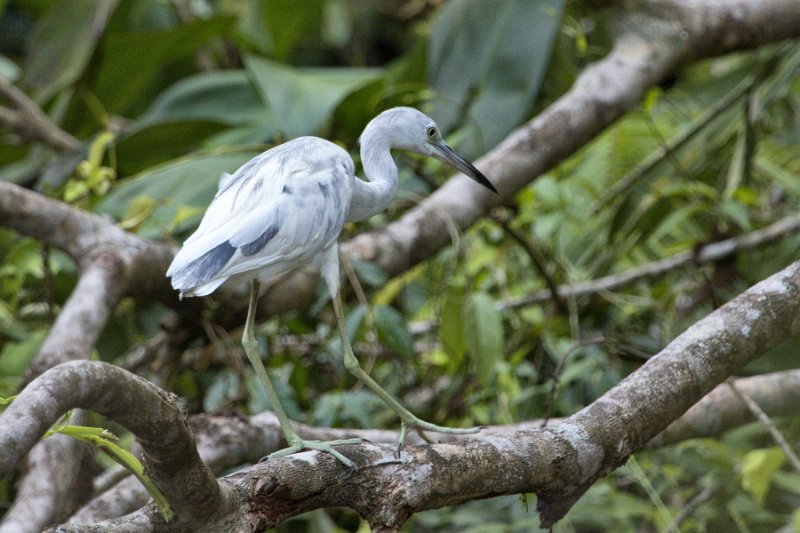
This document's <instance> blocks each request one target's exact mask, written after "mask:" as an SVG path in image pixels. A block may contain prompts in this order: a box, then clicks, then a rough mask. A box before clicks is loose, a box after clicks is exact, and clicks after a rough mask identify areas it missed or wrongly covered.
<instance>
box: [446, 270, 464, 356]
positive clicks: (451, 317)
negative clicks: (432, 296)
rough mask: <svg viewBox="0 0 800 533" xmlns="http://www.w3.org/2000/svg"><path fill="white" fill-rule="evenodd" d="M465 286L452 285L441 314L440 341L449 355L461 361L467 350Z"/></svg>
mask: <svg viewBox="0 0 800 533" xmlns="http://www.w3.org/2000/svg"><path fill="white" fill-rule="evenodd" d="M465 292H466V291H465V289H464V286H463V285H451V286H450V287H449V288H448V291H447V295H446V297H445V300H444V303H443V305H442V309H441V312H440V314H439V340H440V341H441V343H442V346H443V347H444V350H445V351H446V352H447V354H448V355H449V356H450V357H452V358H453V359H455V360H456V361H460V360H461V359H462V358H463V357H464V354H465V353H466V350H467V342H466V337H465V335H464V294H465Z"/></svg>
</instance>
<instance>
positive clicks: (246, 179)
mask: <svg viewBox="0 0 800 533" xmlns="http://www.w3.org/2000/svg"><path fill="white" fill-rule="evenodd" d="M354 176H355V168H354V165H353V161H352V159H351V158H350V155H349V154H348V153H347V152H346V151H345V150H343V149H342V148H340V147H338V146H337V145H335V144H333V143H331V142H328V141H326V140H323V139H319V138H316V137H301V138H298V139H294V140H292V141H289V142H287V143H284V144H282V145H279V146H276V147H275V148H272V149H271V150H268V151H267V152H264V153H263V154H261V155H259V156H257V157H255V158H253V159H252V160H250V161H249V162H247V163H245V164H244V165H243V166H242V167H241V168H240V169H239V170H237V171H236V172H235V173H234V174H233V175H230V176H223V177H222V179H221V180H220V189H219V191H218V192H217V194H216V196H215V197H214V200H213V201H212V202H211V205H209V207H208V209H207V211H206V213H205V215H204V216H203V219H202V221H201V222H200V225H199V227H198V228H197V231H196V232H195V233H194V234H193V235H192V236H191V237H189V238H188V239H187V240H186V242H184V246H183V248H182V249H181V250H180V252H178V254H177V255H176V256H175V259H174V261H173V262H172V265H171V266H170V268H169V270H168V271H167V276H170V277H172V282H173V286H174V287H175V288H176V289H179V290H180V291H181V292H183V293H186V294H187V295H191V296H202V295H204V294H208V293H210V292H212V291H213V290H214V289H216V288H217V287H218V286H219V285H221V284H222V283H224V282H225V280H227V279H228V278H230V277H232V276H237V275H242V274H245V273H248V272H253V275H254V276H255V271H256V270H261V271H262V272H261V274H262V275H266V276H268V275H270V267H272V270H274V272H272V274H278V273H280V272H283V271H286V270H290V269H292V268H295V267H297V266H299V265H301V264H309V263H310V264H315V263H317V264H316V266H320V265H319V264H318V261H319V259H318V258H319V257H321V252H323V251H324V250H326V249H328V248H330V247H331V246H333V245H335V243H336V239H337V238H338V237H339V234H340V233H341V231H342V227H343V226H344V222H345V219H346V218H347V213H348V210H349V205H350V199H351V197H352V194H353V180H354ZM273 233H274V234H273ZM260 238H261V239H262V240H263V241H265V242H264V243H263V245H259V244H260V241H259V239H260ZM226 243H227V245H226ZM220 246H222V247H223V248H224V249H223V250H222V251H225V250H227V246H230V247H232V248H233V249H234V250H233V252H232V254H231V255H230V257H229V258H228V259H227V260H226V261H225V262H224V264H223V265H220V267H221V268H219V270H217V271H216V272H211V273H209V271H208V268H207V267H208V265H204V264H203V262H202V261H199V260H200V258H202V257H203V256H204V255H205V254H207V253H209V251H210V250H214V249H215V248H217V247H220ZM248 246H249V247H248ZM228 253H230V250H228ZM223 257H224V256H223ZM204 267H206V271H203V268H204Z"/></svg>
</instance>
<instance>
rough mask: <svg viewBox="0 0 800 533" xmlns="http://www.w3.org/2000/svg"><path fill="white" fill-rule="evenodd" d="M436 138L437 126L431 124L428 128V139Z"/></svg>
mask: <svg viewBox="0 0 800 533" xmlns="http://www.w3.org/2000/svg"><path fill="white" fill-rule="evenodd" d="M435 138H436V128H434V127H433V126H431V127H430V128H428V139H435Z"/></svg>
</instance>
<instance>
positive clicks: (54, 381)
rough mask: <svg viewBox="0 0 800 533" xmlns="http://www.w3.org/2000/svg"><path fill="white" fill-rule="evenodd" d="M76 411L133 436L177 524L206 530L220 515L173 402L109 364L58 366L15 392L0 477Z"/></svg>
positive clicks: (2, 433) (2, 429) (212, 486)
mask: <svg viewBox="0 0 800 533" xmlns="http://www.w3.org/2000/svg"><path fill="white" fill-rule="evenodd" d="M76 407H78V408H83V409H90V410H92V411H95V412H97V413H99V414H101V415H103V416H106V417H107V418H109V419H111V420H114V421H116V422H118V423H120V424H122V425H123V426H125V427H126V428H128V429H129V430H130V431H132V432H133V433H134V434H135V435H136V437H137V438H138V440H139V442H140V444H141V445H142V449H143V451H144V453H143V463H144V464H145V469H146V472H147V474H148V476H150V478H151V479H152V480H153V481H154V482H155V483H156V484H157V485H158V487H159V488H160V489H161V490H162V491H163V492H164V495H165V496H166V497H167V500H168V501H169V502H170V505H172V507H173V510H174V511H175V514H176V516H177V517H178V524H182V525H183V526H184V527H185V526H186V525H192V524H195V525H200V524H206V523H209V522H212V521H213V520H214V518H215V515H216V514H217V513H219V512H221V511H223V510H225V509H226V496H225V495H224V493H223V492H222V491H221V490H220V487H219V486H218V484H217V482H216V479H215V478H214V475H213V474H212V473H211V471H210V470H209V469H208V467H207V466H206V465H205V464H204V463H203V462H202V461H201V460H200V456H199V455H198V453H197V448H196V446H195V440H194V437H193V436H192V433H191V431H190V430H189V427H188V425H187V423H186V419H185V417H184V416H183V413H182V412H181V410H180V408H179V407H178V406H177V404H176V401H175V399H174V397H172V395H170V394H168V393H166V392H164V391H162V390H161V389H159V388H158V387H156V386H155V385H153V384H151V383H150V382H148V381H147V380H145V379H142V378H140V377H138V376H136V375H134V374H131V373H129V372H126V371H125V370H122V369H120V368H117V367H115V366H113V365H109V364H107V363H98V362H90V361H73V362H70V363H64V364H61V365H59V366H57V367H55V368H52V369H50V370H48V371H47V372H45V373H44V374H42V375H41V376H39V377H38V378H36V379H35V380H34V381H32V382H31V383H30V384H29V385H28V386H27V387H26V388H25V389H24V390H23V391H22V392H21V393H20V394H19V396H18V397H17V398H16V400H14V402H13V403H12V404H11V405H10V406H9V407H8V409H6V411H5V412H4V413H2V415H0V449H2V450H3V454H2V456H0V477H3V478H7V477H8V476H9V475H10V474H11V473H12V472H13V470H14V468H15V466H16V465H17V463H18V462H19V461H20V460H21V459H22V457H23V456H24V455H25V454H26V453H27V452H28V450H30V449H31V448H32V447H33V445H34V444H35V443H36V442H37V441H38V440H39V439H40V438H41V436H42V435H43V434H44V432H45V431H46V430H47V429H48V428H49V427H50V426H51V425H52V424H54V423H55V422H56V421H58V419H59V418H60V417H61V416H62V415H63V414H64V413H65V412H67V411H68V410H70V409H73V408H76ZM156 514H157V513H156ZM153 520H160V516H158V517H157V518H156V517H155V516H154V517H153Z"/></svg>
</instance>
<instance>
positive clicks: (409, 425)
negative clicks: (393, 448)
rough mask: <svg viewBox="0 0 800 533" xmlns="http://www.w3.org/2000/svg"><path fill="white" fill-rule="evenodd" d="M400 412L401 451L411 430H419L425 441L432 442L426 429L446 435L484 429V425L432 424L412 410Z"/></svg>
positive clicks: (467, 433)
mask: <svg viewBox="0 0 800 533" xmlns="http://www.w3.org/2000/svg"><path fill="white" fill-rule="evenodd" d="M398 414H399V415H400V420H401V424H400V438H399V439H398V440H397V450H398V451H400V449H402V448H403V446H404V445H405V443H406V437H408V433H409V432H410V431H417V433H419V436H420V437H422V439H423V440H424V441H425V442H427V443H431V442H432V441H431V439H430V438H428V436H427V435H426V434H425V432H426V431H432V432H434V433H443V434H445V435H472V434H475V433H478V432H479V431H480V430H482V429H483V427H482V426H478V427H473V428H450V427H445V426H437V425H436V424H431V423H430V422H426V421H424V420H422V419H420V418H417V417H416V416H414V415H413V414H411V413H410V412H406V413H398Z"/></svg>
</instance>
